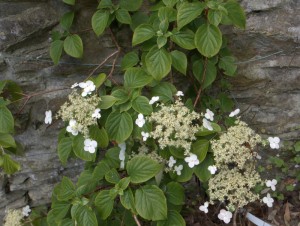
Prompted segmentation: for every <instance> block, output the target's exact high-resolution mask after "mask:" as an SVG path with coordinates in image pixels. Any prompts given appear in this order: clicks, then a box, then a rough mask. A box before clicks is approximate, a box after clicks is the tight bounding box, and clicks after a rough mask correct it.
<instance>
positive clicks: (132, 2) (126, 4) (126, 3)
mask: <svg viewBox="0 0 300 226" xmlns="http://www.w3.org/2000/svg"><path fill="white" fill-rule="evenodd" d="M142 3H143V0H120V7H121V8H123V9H126V10H128V11H137V10H138V9H139V8H140V7H141V5H142Z"/></svg>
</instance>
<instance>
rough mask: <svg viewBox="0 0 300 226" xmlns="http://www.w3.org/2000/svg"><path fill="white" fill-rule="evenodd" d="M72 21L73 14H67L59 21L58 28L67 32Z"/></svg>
mask: <svg viewBox="0 0 300 226" xmlns="http://www.w3.org/2000/svg"><path fill="white" fill-rule="evenodd" d="M73 20H74V12H67V13H65V14H64V15H63V16H62V18H61V19H60V26H62V28H63V29H65V30H69V29H70V28H71V26H72V23H73Z"/></svg>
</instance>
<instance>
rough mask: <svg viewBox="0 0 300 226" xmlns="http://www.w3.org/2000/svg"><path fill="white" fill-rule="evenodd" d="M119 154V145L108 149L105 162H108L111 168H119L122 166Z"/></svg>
mask: <svg viewBox="0 0 300 226" xmlns="http://www.w3.org/2000/svg"><path fill="white" fill-rule="evenodd" d="M119 154H120V148H119V147H114V148H110V149H108V150H107V151H106V153H105V163H107V164H108V165H109V166H110V167H111V168H119V167H120V159H119ZM125 155H126V154H125Z"/></svg>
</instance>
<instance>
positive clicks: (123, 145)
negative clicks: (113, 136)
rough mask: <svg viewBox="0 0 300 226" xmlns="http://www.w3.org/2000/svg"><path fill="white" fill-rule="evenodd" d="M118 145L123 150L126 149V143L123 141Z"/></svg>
mask: <svg viewBox="0 0 300 226" xmlns="http://www.w3.org/2000/svg"><path fill="white" fill-rule="evenodd" d="M118 147H119V148H120V149H121V150H122V151H126V143H125V142H123V143H121V144H118Z"/></svg>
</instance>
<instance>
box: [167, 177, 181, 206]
mask: <svg viewBox="0 0 300 226" xmlns="http://www.w3.org/2000/svg"><path fill="white" fill-rule="evenodd" d="M166 197H167V200H168V202H170V203H172V204H174V205H183V204H184V200H185V195H184V188H183V186H182V185H181V184H179V183H177V182H174V181H173V182H170V183H168V184H167V189H166Z"/></svg>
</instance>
